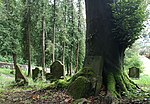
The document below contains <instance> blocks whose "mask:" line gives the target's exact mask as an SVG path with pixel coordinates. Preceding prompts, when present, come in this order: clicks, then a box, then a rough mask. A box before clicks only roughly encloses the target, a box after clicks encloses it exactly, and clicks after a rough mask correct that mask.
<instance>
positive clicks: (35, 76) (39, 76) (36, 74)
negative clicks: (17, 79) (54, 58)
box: [32, 67, 42, 81]
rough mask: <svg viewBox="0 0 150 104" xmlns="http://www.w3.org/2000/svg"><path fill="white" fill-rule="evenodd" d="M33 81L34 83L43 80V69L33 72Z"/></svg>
mask: <svg viewBox="0 0 150 104" xmlns="http://www.w3.org/2000/svg"><path fill="white" fill-rule="evenodd" d="M32 79H33V81H37V80H42V69H41V68H39V67H36V68H35V69H33V70H32Z"/></svg>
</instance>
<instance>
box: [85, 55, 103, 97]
mask: <svg viewBox="0 0 150 104" xmlns="http://www.w3.org/2000/svg"><path fill="white" fill-rule="evenodd" d="M85 60H86V61H85V63H84V67H90V68H92V69H93V70H94V71H95V73H96V81H95V82H94V81H93V82H94V83H95V95H98V94H99V92H100V89H101V85H102V70H103V63H104V62H103V58H102V57H101V56H87V57H86V58H85Z"/></svg>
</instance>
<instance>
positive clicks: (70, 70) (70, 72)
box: [69, 47, 73, 76]
mask: <svg viewBox="0 0 150 104" xmlns="http://www.w3.org/2000/svg"><path fill="white" fill-rule="evenodd" d="M72 49H73V48H72V47H71V53H70V68H69V75H70V76H71V75H72V58H73V57H72V55H73V50H72Z"/></svg>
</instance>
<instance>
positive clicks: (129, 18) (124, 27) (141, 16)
mask: <svg viewBox="0 0 150 104" xmlns="http://www.w3.org/2000/svg"><path fill="white" fill-rule="evenodd" d="M146 6H147V5H146V3H145V1H144V0H119V1H118V2H116V3H114V4H112V13H113V23H114V25H115V26H114V28H113V33H114V38H115V39H116V40H117V41H119V43H120V45H122V46H123V47H124V48H127V47H129V46H131V45H132V44H133V43H134V42H135V40H137V39H138V38H139V37H140V32H141V30H142V29H143V28H144V24H143V22H144V21H145V20H146V17H147V14H146Z"/></svg>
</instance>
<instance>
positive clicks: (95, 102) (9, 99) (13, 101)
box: [0, 89, 150, 104]
mask: <svg viewBox="0 0 150 104" xmlns="http://www.w3.org/2000/svg"><path fill="white" fill-rule="evenodd" d="M0 104H150V98H145V99H143V100H138V99H128V100H127V99H121V100H120V101H117V100H113V99H112V98H110V97H100V96H96V97H92V96H91V97H89V98H86V99H85V98H82V99H78V100H74V99H73V98H72V97H71V96H69V95H68V94H67V93H66V91H64V90H62V91H60V90H55V89H52V90H39V91H34V90H32V91H21V92H11V93H10V92H9V93H8V92H7V93H1V94H0Z"/></svg>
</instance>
